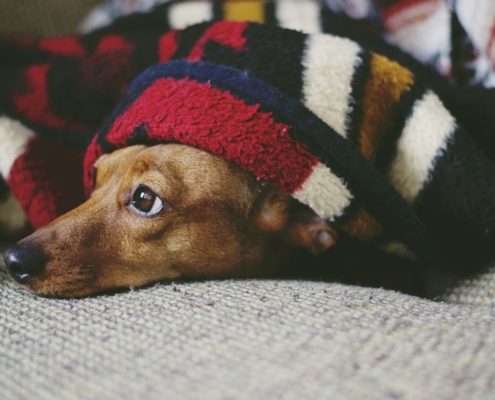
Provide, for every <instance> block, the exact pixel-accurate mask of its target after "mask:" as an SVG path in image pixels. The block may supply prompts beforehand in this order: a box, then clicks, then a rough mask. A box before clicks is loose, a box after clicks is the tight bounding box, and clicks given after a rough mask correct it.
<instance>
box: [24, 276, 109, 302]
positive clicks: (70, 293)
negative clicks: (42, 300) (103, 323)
mask: <svg viewBox="0 0 495 400" xmlns="http://www.w3.org/2000/svg"><path fill="white" fill-rule="evenodd" d="M22 286H23V287H24V288H25V289H27V290H28V291H29V292H31V293H33V294H35V295H37V296H41V297H51V298H60V299H69V298H81V297H88V296H94V295H97V294H100V293H102V292H103V291H105V289H104V288H99V287H98V286H96V285H90V286H87V285H81V284H79V283H77V282H70V281H68V282H64V283H56V284H54V283H50V282H47V281H45V280H43V279H33V280H32V281H30V282H27V283H23V284H22Z"/></svg>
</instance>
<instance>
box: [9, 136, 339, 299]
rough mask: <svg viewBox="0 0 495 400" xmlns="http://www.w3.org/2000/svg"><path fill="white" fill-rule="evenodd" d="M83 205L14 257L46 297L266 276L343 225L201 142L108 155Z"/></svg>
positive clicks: (317, 248)
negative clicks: (203, 147) (180, 281)
mask: <svg viewBox="0 0 495 400" xmlns="http://www.w3.org/2000/svg"><path fill="white" fill-rule="evenodd" d="M96 167H97V179H96V189H95V191H94V192H93V194H92V196H91V197H90V198H89V199H88V200H87V201H86V202H85V203H84V204H82V205H81V206H79V207H78V208H76V209H74V210H72V211H71V212H69V213H67V214H65V215H63V216H61V217H60V218H58V219H57V220H55V221H53V222H52V223H51V224H49V225H48V226H46V227H44V228H42V229H39V230H38V231H36V232H35V233H34V234H32V235H31V236H29V237H27V238H26V239H24V240H22V241H21V242H19V243H18V244H17V245H16V246H14V247H12V248H11V249H9V250H8V251H7V252H6V254H5V262H6V265H7V267H8V269H9V271H10V273H11V274H12V276H13V277H14V278H15V279H16V280H17V281H18V282H20V283H22V284H24V285H26V286H27V287H28V288H29V289H30V290H32V291H33V292H35V293H37V294H41V295H47V296H62V297H79V296H86V295H91V294H94V293H97V292H101V291H104V290H108V289H115V288H125V287H127V288H128V287H135V286H142V285H146V284H149V283H152V282H157V281H161V280H171V279H181V278H215V277H241V276H243V277H245V276H255V275H256V276H266V275H269V274H271V273H273V272H274V271H276V270H277V269H278V268H280V267H281V266H287V265H288V264H290V262H291V261H296V262H297V260H298V254H299V253H300V251H298V250H297V249H298V248H306V249H307V250H309V251H310V252H312V253H313V254H318V253H320V252H322V251H324V250H326V249H328V248H330V247H332V246H333V245H334V244H335V241H336V232H335V230H334V229H333V228H332V227H331V226H330V225H329V224H328V223H327V222H326V221H324V220H323V219H321V218H319V217H318V216H317V215H316V214H315V213H314V212H313V211H311V210H310V209H309V208H307V207H305V206H302V205H301V204H299V203H297V202H296V201H295V200H293V199H292V198H291V197H289V196H286V195H283V194H281V193H280V192H278V191H276V190H274V189H271V188H269V187H268V186H266V185H263V184H261V183H259V182H257V181H256V180H255V179H254V177H253V176H252V175H250V174H249V173H246V172H244V171H241V170H240V169H239V168H237V167H236V166H233V165H231V164H229V163H227V162H226V161H224V160H222V159H220V158H218V157H216V156H213V155H211V154H209V153H207V152H205V151H202V150H198V149H195V148H192V147H188V146H184V145H178V144H166V145H156V146H152V147H144V146H132V147H128V148H126V149H122V150H118V151H116V152H114V153H112V154H110V155H105V156H102V157H101V158H100V159H99V160H98V163H97V166H96Z"/></svg>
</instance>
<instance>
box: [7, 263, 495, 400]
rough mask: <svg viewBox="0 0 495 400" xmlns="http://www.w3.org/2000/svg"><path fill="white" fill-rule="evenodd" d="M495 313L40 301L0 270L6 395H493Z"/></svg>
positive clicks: (347, 305)
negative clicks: (17, 285)
mask: <svg viewBox="0 0 495 400" xmlns="http://www.w3.org/2000/svg"><path fill="white" fill-rule="evenodd" d="M494 365H495V308H493V306H492V307H490V306H488V305H485V306H476V307H473V306H466V305H449V304H445V303H436V302H431V301H427V300H420V299H418V298H414V297H410V296H406V295H402V294H398V293H395V292H390V291H384V290H379V289H366V288H358V287H351V286H343V285H338V284H329V283H314V282H313V283H310V282H303V281H278V282H277V281H223V282H203V283H186V284H171V285H157V286H154V287H151V288H148V289H144V290H136V291H133V292H130V293H122V294H116V295H111V296H103V297H98V298H90V299H83V300H53V299H43V298H37V297H33V296H32V295H30V294H28V293H26V292H24V291H23V290H22V289H20V288H19V287H16V286H15V285H14V284H13V282H12V281H11V280H10V279H8V278H7V277H6V276H5V274H4V273H3V272H1V273H0V370H1V371H2V373H1V374H0V391H1V393H2V399H4V400H10V399H31V398H37V399H40V400H41V399H54V398H57V399H61V398H62V399H76V398H77V399H137V398H140V399H234V398H235V399H274V398H285V399H301V398H311V399H316V398H332V399H349V398H352V399H354V398H355V399H364V398H366V399H385V398H387V399H432V398H435V399H467V398H476V399H493V396H494V393H495V368H494V367H493V366H494Z"/></svg>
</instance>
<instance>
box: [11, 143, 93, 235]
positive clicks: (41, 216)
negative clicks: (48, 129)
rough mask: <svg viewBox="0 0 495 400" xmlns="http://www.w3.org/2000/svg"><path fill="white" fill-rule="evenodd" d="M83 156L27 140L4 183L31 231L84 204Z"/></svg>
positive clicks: (49, 144) (55, 145) (47, 144)
mask: <svg viewBox="0 0 495 400" xmlns="http://www.w3.org/2000/svg"><path fill="white" fill-rule="evenodd" d="M82 156H83V155H82V153H81V152H78V151H75V150H72V149H68V148H67V147H64V146H61V145H57V144H55V143H53V142H51V141H47V140H43V139H42V138H40V137H39V136H37V137H34V138H33V139H31V140H30V142H29V143H28V145H27V147H26V151H25V152H24V153H23V154H22V155H21V156H20V157H18V158H17V160H16V161H15V162H14V164H13V165H12V169H11V170H10V173H9V179H8V181H7V184H8V186H9V187H10V190H11V191H12V193H13V194H14V196H15V197H16V198H17V199H18V200H19V202H20V204H21V206H22V208H23V209H24V211H25V212H26V214H27V217H28V220H29V221H30V222H31V224H32V225H33V227H34V228H36V229H37V228H40V227H42V226H44V225H46V224H48V223H49V222H51V221H52V220H54V219H55V218H57V217H58V216H60V215H62V214H63V213H65V212H67V211H69V210H71V209H73V208H74V207H76V206H77V205H79V204H81V203H82V202H83V201H84V193H83V185H82V181H81V179H74V178H77V177H80V176H82Z"/></svg>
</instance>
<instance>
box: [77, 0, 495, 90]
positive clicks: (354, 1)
mask: <svg viewBox="0 0 495 400" xmlns="http://www.w3.org/2000/svg"><path fill="white" fill-rule="evenodd" d="M278 1H294V2H299V3H300V2H301V1H313V0H278ZM314 1H318V0H314ZM165 2H167V0H106V1H105V2H103V3H102V4H101V5H99V6H97V7H96V8H95V9H94V10H93V11H92V12H91V13H90V14H89V15H88V16H87V17H86V18H85V20H84V21H83V23H82V25H81V31H83V32H88V31H91V30H93V29H97V28H99V27H102V26H106V25H108V24H110V23H111V22H112V21H113V20H115V19H116V18H118V17H121V16H123V15H127V14H130V13H133V12H143V11H148V10H149V9H151V8H153V7H154V6H156V5H159V4H162V3H165ZM323 2H324V3H326V5H327V6H328V7H329V8H330V9H332V10H333V11H334V12H336V13H338V14H344V15H347V16H349V17H351V18H353V19H356V20H360V21H362V22H365V23H366V24H367V25H368V26H369V27H370V29H372V30H373V31H375V32H376V31H378V32H380V33H381V34H382V36H383V37H384V39H385V40H386V41H388V42H389V43H391V44H393V45H396V46H398V47H399V48H401V49H402V50H404V51H406V52H407V53H409V54H411V55H412V56H413V57H415V58H416V59H418V60H419V61H421V62H422V63H424V64H428V65H430V66H432V67H433V68H435V69H436V70H437V71H438V72H439V73H440V74H442V75H444V76H448V77H449V78H450V79H451V81H452V83H454V84H458V85H481V86H484V87H487V88H495V1H493V0H477V1H473V0H324V1H323Z"/></svg>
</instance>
